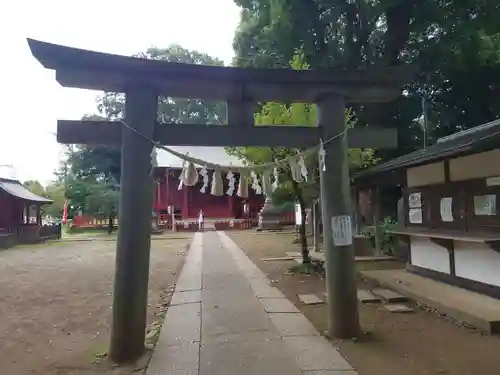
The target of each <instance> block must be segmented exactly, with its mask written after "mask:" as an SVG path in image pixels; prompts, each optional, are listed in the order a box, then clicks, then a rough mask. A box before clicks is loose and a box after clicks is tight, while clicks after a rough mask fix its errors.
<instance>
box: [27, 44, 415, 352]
mask: <svg viewBox="0 0 500 375" xmlns="http://www.w3.org/2000/svg"><path fill="white" fill-rule="evenodd" d="M28 44H29V47H30V49H31V52H32V54H33V56H34V57H35V58H36V59H37V60H38V61H39V62H40V63H41V64H42V65H43V67H44V68H47V69H51V70H55V72H56V80H57V82H59V84H61V85H62V86H64V87H76V88H84V89H91V90H103V91H108V92H122V93H125V94H126V103H125V121H126V123H127V124H128V125H129V126H130V127H132V128H133V129H136V130H137V131H139V132H140V133H142V134H143V135H145V136H147V137H149V138H151V139H153V140H154V141H159V142H160V143H161V144H166V145H184V146H189V145H192V146H233V147H234V146H268V147H278V146H280V147H296V148H298V147H309V146H314V145H317V144H318V143H319V142H320V139H323V140H327V139H330V138H332V137H333V136H335V135H339V134H340V136H338V137H337V138H336V139H335V140H333V141H332V142H329V143H327V144H326V145H325V151H326V171H321V172H320V178H321V183H320V185H321V204H322V215H323V222H324V223H325V225H324V227H323V228H324V240H323V241H324V249H325V255H326V265H325V268H326V275H327V277H326V279H327V291H328V313H329V315H328V318H329V333H330V335H332V336H334V337H340V338H348V337H354V336H356V335H357V334H358V333H359V319H358V307H357V297H356V284H355V264H354V252H353V247H352V237H351V236H349V232H350V230H349V229H347V231H343V229H345V226H344V227H343V226H342V225H339V223H343V224H344V225H346V224H347V225H348V226H350V221H349V220H350V219H349V218H350V216H349V215H350V213H351V207H350V206H351V198H350V194H349V188H350V186H349V170H348V163H347V143H348V144H349V146H350V147H352V148H383V147H395V146H396V139H397V134H396V131H395V130H391V129H373V128H369V127H368V128H362V129H359V128H354V129H349V131H347V132H345V129H346V124H345V113H344V111H345V103H346V102H350V103H374V102H387V101H391V100H393V99H395V98H396V97H397V96H398V95H399V94H400V91H401V87H402V86H403V85H404V84H406V83H408V82H410V81H411V79H412V78H413V75H414V69H413V68H409V67H398V68H378V69H373V70H363V71H310V70H307V71H296V70H291V69H279V70H276V69H275V70H272V69H265V70H264V69H242V68H229V67H220V66H202V65H190V64H179V63H169V62H164V61H155V60H147V59H139V58H132V57H124V56H117V55H110V54H105V53H98V52H93V51H86V50H81V49H76V48H70V47H65V46H60V45H56V44H50V43H44V42H40V41H36V40H33V39H28ZM160 94H167V95H168V96H171V97H184V98H202V99H216V100H225V101H226V102H227V112H228V116H227V117H228V124H229V125H226V126H224V125H219V126H207V125H205V124H182V125H179V124H158V123H157V101H158V95H160ZM266 101H278V102H282V103H289V102H297V101H302V102H309V103H316V104H317V106H318V127H316V128H311V127H300V126H295V127H283V126H258V127H255V126H254V125H255V124H254V105H255V104H256V103H257V102H266ZM57 140H58V142H60V143H65V144H73V143H79V144H101V145H102V144H105V145H110V144H115V145H120V144H121V148H122V161H121V163H122V177H121V198H120V213H119V226H120V231H119V232H118V242H117V248H116V269H115V280H114V293H113V321H112V330H111V343H110V350H109V356H110V358H111V359H112V360H114V361H116V362H123V361H126V360H130V359H134V358H136V357H138V356H140V355H141V354H142V353H143V351H144V339H145V328H146V309H147V292H148V277H149V257H150V236H151V233H150V232H151V224H150V217H151V207H152V197H153V190H152V187H153V184H152V179H151V177H150V176H149V170H150V168H151V157H150V154H151V150H152V144H151V143H150V142H148V141H147V140H146V139H144V138H143V137H141V136H139V135H138V134H137V133H136V132H134V131H133V130H132V129H129V128H127V127H124V126H123V125H122V124H121V123H120V122H113V121H58V124H57ZM331 223H332V225H330V224H331ZM332 226H333V227H332ZM346 233H347V236H346Z"/></svg>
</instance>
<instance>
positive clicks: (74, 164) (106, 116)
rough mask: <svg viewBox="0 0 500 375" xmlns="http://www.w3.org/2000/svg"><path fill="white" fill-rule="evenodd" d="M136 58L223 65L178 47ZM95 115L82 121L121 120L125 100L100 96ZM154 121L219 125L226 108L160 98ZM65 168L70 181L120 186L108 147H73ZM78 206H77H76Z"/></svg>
mask: <svg viewBox="0 0 500 375" xmlns="http://www.w3.org/2000/svg"><path fill="white" fill-rule="evenodd" d="M137 56H139V57H142V58H147V59H154V60H163V61H169V62H176V63H188V64H202V65H218V66H221V65H223V62H222V61H221V60H219V59H217V58H213V57H211V56H209V55H207V54H205V53H201V52H198V51H190V50H187V49H184V48H182V47H180V46H179V45H171V46H169V47H168V48H156V47H153V48H149V49H148V50H147V51H146V52H142V53H139V54H137ZM97 109H98V111H99V113H100V114H99V115H96V114H94V115H85V116H84V117H83V119H86V120H116V119H121V118H123V117H124V110H125V96H124V95H123V94H121V93H112V92H107V93H104V94H103V95H102V96H100V97H99V98H98V99H97ZM158 121H160V122H164V123H178V124H182V123H205V124H222V123H224V122H225V121H226V105H225V103H223V102H218V101H214V100H206V99H203V100H200V99H196V98H191V99H185V98H170V97H160V98H159V100H158ZM65 168H68V169H69V174H71V175H72V176H73V178H81V179H88V178H90V179H92V180H95V181H101V180H103V181H117V182H118V183H119V182H120V175H121V152H120V149H118V148H112V147H109V146H76V147H72V148H69V149H68V152H67V165H63V166H62V167H61V171H59V172H60V174H64V173H61V172H62V171H64V169H65ZM80 203H81V202H79V203H78V205H81V204H80Z"/></svg>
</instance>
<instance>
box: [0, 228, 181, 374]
mask: <svg viewBox="0 0 500 375" xmlns="http://www.w3.org/2000/svg"><path fill="white" fill-rule="evenodd" d="M190 241H191V235H189V234H182V235H179V234H177V235H176V236H173V235H167V236H162V237H153V241H152V242H151V244H152V245H151V263H150V264H151V266H150V281H149V301H148V302H149V306H148V321H149V322H151V321H152V320H153V318H154V315H155V310H156V306H157V303H158V302H159V301H160V296H161V295H162V294H163V295H165V291H166V290H168V289H171V288H172V286H173V285H174V283H175V281H176V279H177V273H178V272H179V270H180V267H181V266H182V263H183V259H184V255H185V253H186V249H187V246H188V244H189V243H190ZM115 246H116V244H115V242H114V241H87V242H84V241H76V242H60V243H52V244H44V245H35V246H30V247H16V248H13V249H9V250H5V251H2V252H0V316H1V319H0V368H1V369H2V370H1V371H0V372H1V373H2V374H6V375H7V374H8V375H11V374H12V375H24V374H26V375H28V374H29V375H32V374H37V375H48V374H51V375H66V374H71V375H90V374H96V373H98V374H113V375H116V374H129V373H132V372H133V371H134V370H136V365H130V366H124V367H118V368H116V367H113V366H112V365H111V364H110V363H109V362H107V361H101V362H100V363H98V364H95V363H93V362H95V360H96V358H97V357H98V356H99V355H100V354H102V353H103V352H105V351H106V347H107V343H108V337H109V325H110V317H111V304H112V295H111V292H112V287H113V275H114V262H115Z"/></svg>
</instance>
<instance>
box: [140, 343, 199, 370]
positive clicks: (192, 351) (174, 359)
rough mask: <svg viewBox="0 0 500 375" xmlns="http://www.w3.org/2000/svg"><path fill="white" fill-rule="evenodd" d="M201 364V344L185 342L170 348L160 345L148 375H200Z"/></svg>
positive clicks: (152, 359)
mask: <svg viewBox="0 0 500 375" xmlns="http://www.w3.org/2000/svg"><path fill="white" fill-rule="evenodd" d="M199 362H200V343H199V342H184V343H182V344H177V345H170V346H162V345H160V344H158V345H157V346H156V348H155V351H154V352H153V356H152V357H151V361H150V362H149V365H148V369H147V372H146V375H198V373H199Z"/></svg>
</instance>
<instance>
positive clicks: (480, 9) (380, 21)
mask: <svg viewBox="0 0 500 375" xmlns="http://www.w3.org/2000/svg"><path fill="white" fill-rule="evenodd" d="M235 2H236V3H237V4H238V5H240V6H241V7H242V8H243V11H242V15H241V20H240V24H239V27H238V29H237V32H236V35H235V37H234V43H233V44H234V49H235V52H236V57H235V60H234V64H235V65H236V66H252V67H262V68H272V67H279V68H282V67H286V66H287V65H288V61H289V60H290V59H291V58H292V56H293V55H294V54H295V51H296V49H297V48H299V47H300V48H302V51H303V53H304V56H305V57H306V59H307V61H308V63H309V64H310V67H311V68H312V69H321V68H339V69H356V68H361V69H364V68H367V67H373V66H394V65H400V64H414V65H416V66H418V67H419V68H420V74H419V75H418V77H416V79H415V81H414V82H412V83H410V84H409V85H408V86H407V87H406V88H405V95H404V96H402V97H400V98H399V99H398V100H397V101H395V102H394V103H388V104H377V105H363V106H356V107H353V109H354V110H355V112H356V116H357V123H358V125H359V126H365V125H370V126H372V125H378V126H386V127H396V128H398V130H399V140H398V141H399V148H398V150H395V151H384V152H380V151H379V152H377V154H378V155H379V156H383V157H384V158H388V157H393V156H396V155H397V154H402V153H406V152H409V151H411V150H413V149H415V148H420V147H422V144H423V142H422V140H423V132H422V129H421V128H420V127H419V126H418V124H416V123H415V122H414V121H413V120H414V119H415V118H417V117H419V116H420V115H421V113H422V108H421V96H422V95H424V96H426V97H427V99H428V104H429V124H430V127H431V129H430V133H431V134H430V136H429V137H430V140H431V141H432V140H434V139H436V138H437V137H440V136H444V135H447V134H451V133H454V132H456V131H458V130H463V129H466V128H470V127H472V126H476V125H478V124H481V123H484V122H487V121H490V120H493V119H495V118H498V117H499V116H500V107H499V106H498V105H497V103H498V101H499V100H500V74H499V73H500V64H499V62H500V23H498V20H497V18H498V14H499V7H500V5H499V4H498V1H497V0H464V1H435V0H406V1H394V0H380V1H367V0H321V1H319V0H304V1H296V0H252V1H250V0H235Z"/></svg>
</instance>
